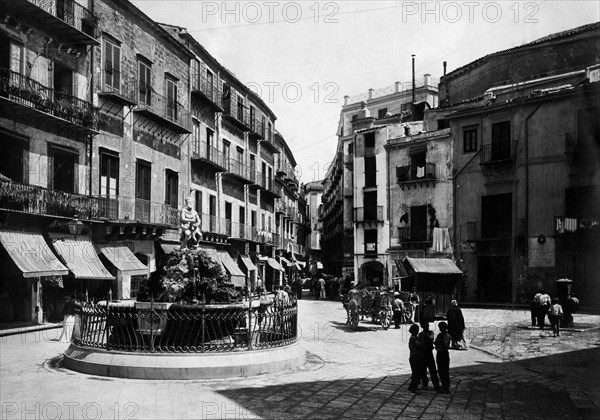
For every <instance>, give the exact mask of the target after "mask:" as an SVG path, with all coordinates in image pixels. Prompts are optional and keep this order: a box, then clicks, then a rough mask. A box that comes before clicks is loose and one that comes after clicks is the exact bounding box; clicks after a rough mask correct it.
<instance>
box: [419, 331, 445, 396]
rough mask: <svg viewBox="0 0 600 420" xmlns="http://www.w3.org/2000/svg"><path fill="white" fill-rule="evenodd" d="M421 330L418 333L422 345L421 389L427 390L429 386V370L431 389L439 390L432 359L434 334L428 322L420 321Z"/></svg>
mask: <svg viewBox="0 0 600 420" xmlns="http://www.w3.org/2000/svg"><path fill="white" fill-rule="evenodd" d="M421 328H423V331H421V332H420V333H419V339H420V340H421V343H423V366H422V367H421V368H422V371H421V385H423V389H427V388H428V385H429V379H428V378H427V370H428V369H429V376H431V383H432V384H433V389H435V390H436V391H439V390H440V381H439V379H438V372H437V369H436V367H435V360H434V358H433V339H434V332H433V331H431V330H430V329H429V322H428V321H426V320H421Z"/></svg>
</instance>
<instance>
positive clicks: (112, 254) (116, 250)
mask: <svg viewBox="0 0 600 420" xmlns="http://www.w3.org/2000/svg"><path fill="white" fill-rule="evenodd" d="M96 248H97V249H98V251H100V252H101V253H102V254H103V255H104V256H105V257H106V258H107V259H108V260H109V261H110V262H111V263H112V264H113V265H114V266H115V267H116V268H117V269H118V270H120V271H121V272H122V273H123V274H126V275H129V276H135V275H143V274H148V267H147V266H145V265H144V264H142V263H141V261H140V260H138V259H137V257H136V256H135V255H134V254H133V252H131V250H130V249H129V248H128V247H127V245H125V244H119V243H112V244H98V245H96Z"/></svg>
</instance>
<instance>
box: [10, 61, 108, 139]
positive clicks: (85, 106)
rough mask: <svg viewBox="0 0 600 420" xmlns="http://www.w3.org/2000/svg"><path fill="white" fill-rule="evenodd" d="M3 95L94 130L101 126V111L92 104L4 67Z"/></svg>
mask: <svg viewBox="0 0 600 420" xmlns="http://www.w3.org/2000/svg"><path fill="white" fill-rule="evenodd" d="M0 96H4V97H6V98H8V99H10V100H12V101H14V102H17V103H19V104H20V105H23V106H27V107H30V108H33V109H36V110H38V111H41V112H45V113H47V114H50V115H53V116H55V117H57V118H62V119H63V120H66V121H69V122H71V123H73V124H77V125H79V126H82V127H86V128H90V129H92V130H96V128H97V125H98V110H97V109H96V108H94V106H93V105H92V104H91V103H89V102H87V101H84V100H83V99H79V98H77V97H75V96H72V95H69V94H66V93H63V92H61V91H58V90H54V89H51V88H49V87H47V86H44V85H42V84H41V83H39V82H37V81H35V80H34V79H32V78H30V77H27V76H24V75H22V74H20V73H16V72H14V71H11V70H9V69H6V68H0Z"/></svg>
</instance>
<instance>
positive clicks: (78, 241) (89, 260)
mask: <svg viewBox="0 0 600 420" xmlns="http://www.w3.org/2000/svg"><path fill="white" fill-rule="evenodd" d="M48 236H49V237H50V239H51V241H52V247H53V248H54V250H55V251H56V252H57V253H58V255H59V256H60V259H61V260H62V262H63V263H64V264H65V265H66V266H67V268H68V269H69V271H70V272H71V273H73V275H74V276H75V278H76V279H100V280H114V279H115V278H114V277H113V276H112V274H110V272H109V271H108V270H107V269H106V267H104V265H103V264H102V262H101V261H100V258H98V254H97V253H96V250H95V249H94V245H93V244H92V239H91V238H90V237H89V236H87V235H79V236H74V235H66V234H64V233H49V234H48Z"/></svg>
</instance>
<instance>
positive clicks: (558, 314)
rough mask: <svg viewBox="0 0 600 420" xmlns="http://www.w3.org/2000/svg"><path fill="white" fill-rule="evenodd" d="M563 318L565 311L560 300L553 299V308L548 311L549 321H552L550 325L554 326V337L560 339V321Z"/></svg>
mask: <svg viewBox="0 0 600 420" xmlns="http://www.w3.org/2000/svg"><path fill="white" fill-rule="evenodd" d="M562 317H563V309H562V306H560V303H558V298H554V299H552V306H550V309H548V319H549V320H550V325H551V326H552V334H553V335H554V337H558V336H559V335H560V321H561V320H562Z"/></svg>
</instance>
